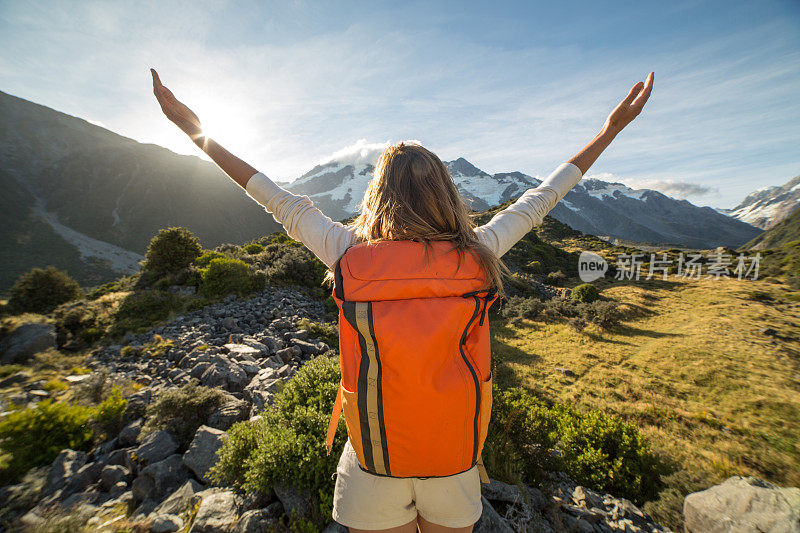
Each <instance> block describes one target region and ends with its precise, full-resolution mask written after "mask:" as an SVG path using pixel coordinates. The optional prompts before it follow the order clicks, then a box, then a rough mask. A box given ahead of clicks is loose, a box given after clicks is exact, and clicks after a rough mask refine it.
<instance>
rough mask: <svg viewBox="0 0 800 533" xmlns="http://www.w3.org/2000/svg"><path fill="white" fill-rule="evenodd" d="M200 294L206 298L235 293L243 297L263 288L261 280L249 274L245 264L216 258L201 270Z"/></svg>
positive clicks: (237, 260) (235, 260) (236, 260)
mask: <svg viewBox="0 0 800 533" xmlns="http://www.w3.org/2000/svg"><path fill="white" fill-rule="evenodd" d="M202 278H203V280H202V282H201V284H200V293H201V294H202V295H203V296H206V297H215V296H225V295H227V294H230V293H236V294H239V295H240V296H244V295H245V294H248V293H250V292H252V291H254V290H257V289H260V288H262V287H263V279H258V278H256V277H255V276H252V275H251V274H250V268H249V267H248V266H247V263H245V262H244V261H240V260H239V259H229V258H227V257H225V258H222V257H218V258H216V259H212V260H211V262H210V263H209V264H208V268H207V269H205V270H203V273H202Z"/></svg>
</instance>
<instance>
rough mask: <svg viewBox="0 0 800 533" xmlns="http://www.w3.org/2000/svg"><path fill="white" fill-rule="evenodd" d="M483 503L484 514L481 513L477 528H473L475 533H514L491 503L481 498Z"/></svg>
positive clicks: (476, 523) (476, 524)
mask: <svg viewBox="0 0 800 533" xmlns="http://www.w3.org/2000/svg"><path fill="white" fill-rule="evenodd" d="M481 503H482V504H483V512H482V513H481V517H480V518H479V519H478V521H477V522H475V526H474V527H473V529H472V531H473V533H498V532H499V533H513V532H514V530H513V529H511V526H509V525H508V523H507V522H506V521H505V520H504V519H503V517H501V516H500V515H499V514H497V511H495V510H494V507H492V504H490V503H489V501H488V500H487V499H486V498H484V497H483V496H481Z"/></svg>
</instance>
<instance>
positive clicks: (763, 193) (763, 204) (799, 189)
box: [719, 176, 800, 229]
mask: <svg viewBox="0 0 800 533" xmlns="http://www.w3.org/2000/svg"><path fill="white" fill-rule="evenodd" d="M797 206H800V176H795V177H794V178H792V179H791V180H789V181H788V182H787V183H785V184H783V185H781V186H779V187H765V188H763V189H759V190H757V191H754V192H752V193H750V194H748V195H747V196H746V197H745V199H744V200H742V201H741V203H740V204H739V205H737V206H736V207H734V208H733V209H720V210H719V211H720V212H721V213H725V214H727V215H730V216H732V217H733V218H736V219H738V220H741V221H743V222H747V223H748V224H752V225H753V226H756V227H758V228H761V229H769V228H771V227H773V226H775V225H776V224H778V223H779V222H781V221H782V220H784V219H786V218H787V217H788V216H789V215H791V214H792V213H793V212H794V211H795V210H796V209H797Z"/></svg>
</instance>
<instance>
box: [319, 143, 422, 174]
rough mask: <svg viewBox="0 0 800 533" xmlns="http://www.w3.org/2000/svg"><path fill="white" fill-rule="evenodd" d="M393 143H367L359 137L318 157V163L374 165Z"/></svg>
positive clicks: (356, 165) (357, 165)
mask: <svg viewBox="0 0 800 533" xmlns="http://www.w3.org/2000/svg"><path fill="white" fill-rule="evenodd" d="M397 142H400V141H397ZM403 142H407V143H416V144H422V143H421V142H420V141H417V140H414V139H407V140H404V141H403ZM393 144H395V142H394V141H386V142H382V143H369V142H367V140H366V139H359V140H358V141H356V142H355V143H354V144H351V145H350V146H346V147H344V148H342V149H341V150H337V151H335V152H333V153H332V154H331V155H329V156H328V157H324V158H322V159H320V161H319V164H320V165H324V164H326V163H330V162H331V161H336V162H338V163H339V164H341V165H353V166H354V167H359V166H361V165H375V163H377V162H378V159H379V158H380V156H381V154H383V152H384V151H385V150H386V149H387V148H388V147H389V146H391V145H393Z"/></svg>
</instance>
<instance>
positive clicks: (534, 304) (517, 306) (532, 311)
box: [501, 296, 545, 320]
mask: <svg viewBox="0 0 800 533" xmlns="http://www.w3.org/2000/svg"><path fill="white" fill-rule="evenodd" d="M544 307H545V305H544V302H542V300H540V299H539V298H524V297H522V296H512V297H510V298H509V299H508V301H506V303H505V305H503V310H502V311H501V315H502V316H503V318H515V317H521V318H527V319H528V320H535V319H536V318H538V317H539V315H540V314H541V312H542V311H543V310H544Z"/></svg>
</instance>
